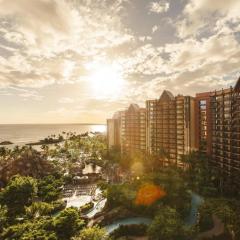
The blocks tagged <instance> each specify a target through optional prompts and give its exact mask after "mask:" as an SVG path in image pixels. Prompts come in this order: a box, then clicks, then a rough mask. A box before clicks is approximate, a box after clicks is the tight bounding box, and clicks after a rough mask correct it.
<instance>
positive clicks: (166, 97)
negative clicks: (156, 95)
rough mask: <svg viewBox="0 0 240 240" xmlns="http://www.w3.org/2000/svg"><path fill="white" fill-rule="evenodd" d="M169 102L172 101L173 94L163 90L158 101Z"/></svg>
mask: <svg viewBox="0 0 240 240" xmlns="http://www.w3.org/2000/svg"><path fill="white" fill-rule="evenodd" d="M170 100H174V96H173V94H172V93H171V92H170V91H168V90H164V91H163V93H162V95H161V97H160V99H159V101H170Z"/></svg>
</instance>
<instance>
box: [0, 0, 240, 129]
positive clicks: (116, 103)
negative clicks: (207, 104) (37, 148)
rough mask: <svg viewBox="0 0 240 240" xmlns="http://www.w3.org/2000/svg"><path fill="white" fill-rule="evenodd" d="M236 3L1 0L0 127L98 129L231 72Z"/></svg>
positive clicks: (206, 87)
mask: <svg viewBox="0 0 240 240" xmlns="http://www.w3.org/2000/svg"><path fill="white" fill-rule="evenodd" d="M239 9H240V1H239V0H227V1H226V0H160V1H158V0H156V1H151V0H0V124H11V123H105V122H106V118H109V117H111V116H112V114H113V113H114V112H115V111H117V110H120V109H124V108H126V107H127V106H128V105H129V104H130V103H138V104H139V105H140V106H144V104H145V100H147V99H156V98H159V97H160V95H161V93H162V91H163V90H164V89H167V90H170V91H171V92H172V93H173V94H175V95H177V94H184V95H191V96H194V95H195V94H196V93H197V92H203V91H213V90H215V89H222V88H227V87H229V86H231V85H232V86H234V84H235V82H236V80H237V78H238V77H239V75H240V60H239V59H240V44H239V43H240V15H239Z"/></svg>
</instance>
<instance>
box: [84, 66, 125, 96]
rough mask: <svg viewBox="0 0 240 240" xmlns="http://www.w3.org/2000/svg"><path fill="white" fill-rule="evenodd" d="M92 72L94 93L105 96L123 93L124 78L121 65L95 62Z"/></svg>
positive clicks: (91, 80) (90, 78) (90, 77)
mask: <svg viewBox="0 0 240 240" xmlns="http://www.w3.org/2000/svg"><path fill="white" fill-rule="evenodd" d="M91 72H92V74H90V76H89V82H90V84H91V89H92V91H93V94H95V95H98V97H103V98H106V97H112V98H115V97H118V96H119V95H120V94H121V92H122V87H123V85H124V80H123V78H122V73H121V72H122V71H121V68H120V67H119V66H117V65H113V64H111V65H102V64H94V66H93V67H91Z"/></svg>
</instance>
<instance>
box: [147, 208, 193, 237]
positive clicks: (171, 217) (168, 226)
mask: <svg viewBox="0 0 240 240" xmlns="http://www.w3.org/2000/svg"><path fill="white" fill-rule="evenodd" d="M192 234H193V232H192V229H190V228H186V227H184V223H183V221H182V220H181V218H180V216H179V214H178V213H177V211H176V210H175V209H173V208H170V207H163V208H162V209H161V210H160V211H159V213H158V214H157V216H156V217H155V218H154V220H153V222H152V224H151V225H150V226H149V228H148V235H149V238H150V239H151V240H162V239H164V240H176V239H178V240H186V239H191V236H192Z"/></svg>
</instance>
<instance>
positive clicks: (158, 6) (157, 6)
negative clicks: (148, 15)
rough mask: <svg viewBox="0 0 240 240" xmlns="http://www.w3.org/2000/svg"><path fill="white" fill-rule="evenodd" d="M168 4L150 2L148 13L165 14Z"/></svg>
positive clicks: (164, 2)
mask: <svg viewBox="0 0 240 240" xmlns="http://www.w3.org/2000/svg"><path fill="white" fill-rule="evenodd" d="M169 7H170V4H169V3H168V2H166V1H159V2H151V3H150V4H149V11H150V12H152V13H162V12H167V11H168V9H169Z"/></svg>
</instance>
